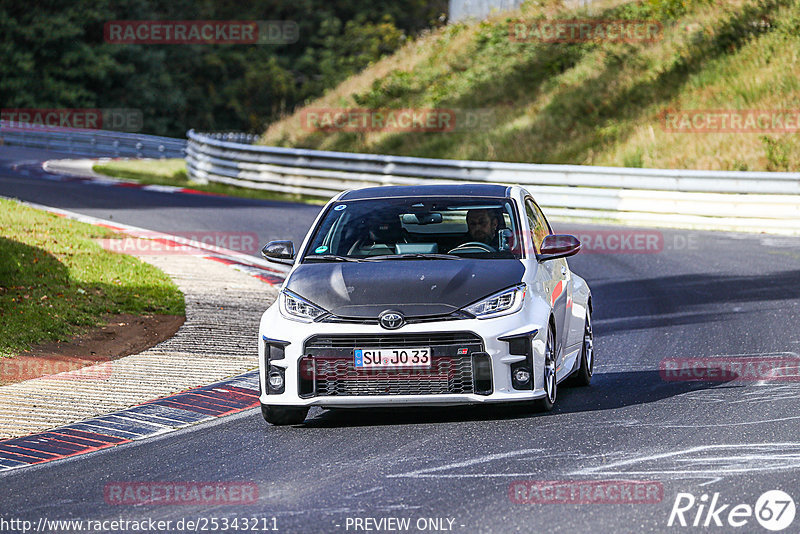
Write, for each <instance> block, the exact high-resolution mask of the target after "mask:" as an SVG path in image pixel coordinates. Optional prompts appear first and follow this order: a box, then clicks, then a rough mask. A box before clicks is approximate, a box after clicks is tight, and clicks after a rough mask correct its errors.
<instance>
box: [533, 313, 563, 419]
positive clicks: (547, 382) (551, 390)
mask: <svg viewBox="0 0 800 534" xmlns="http://www.w3.org/2000/svg"><path fill="white" fill-rule="evenodd" d="M542 372H543V374H544V390H545V396H544V397H542V398H541V399H536V400H535V401H533V408H534V410H536V411H537V412H549V411H550V410H552V409H553V406H555V404H556V398H557V396H558V380H556V345H555V333H554V332H553V327H550V328H548V329H547V345H545V348H544V366H543V368H542Z"/></svg>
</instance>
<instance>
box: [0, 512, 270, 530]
mask: <svg viewBox="0 0 800 534" xmlns="http://www.w3.org/2000/svg"><path fill="white" fill-rule="evenodd" d="M278 531H280V525H279V523H278V518H277V517H274V516H261V515H253V516H246V515H242V516H233V517H230V516H219V517H218V516H194V517H181V518H180V519H154V518H152V517H142V518H137V519H124V518H115V519H50V518H48V517H40V518H38V519H37V520H35V521H33V520H30V519H21V518H15V517H0V532H13V533H20V534H28V533H29V532H38V533H45V534H58V533H62V532H63V533H65V534H66V533H74V532H92V533H98V532H152V533H159V534H161V533H164V532H278Z"/></svg>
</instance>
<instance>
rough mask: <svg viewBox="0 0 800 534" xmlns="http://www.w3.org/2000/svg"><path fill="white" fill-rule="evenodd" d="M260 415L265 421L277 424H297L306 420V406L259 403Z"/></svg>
mask: <svg viewBox="0 0 800 534" xmlns="http://www.w3.org/2000/svg"><path fill="white" fill-rule="evenodd" d="M261 415H263V416H264V420H265V421H266V422H267V423H270V424H272V425H277V426H284V425H299V424H300V423H302V422H303V421H305V420H306V416H307V415H308V408H303V407H295V406H268V405H266V404H262V405H261Z"/></svg>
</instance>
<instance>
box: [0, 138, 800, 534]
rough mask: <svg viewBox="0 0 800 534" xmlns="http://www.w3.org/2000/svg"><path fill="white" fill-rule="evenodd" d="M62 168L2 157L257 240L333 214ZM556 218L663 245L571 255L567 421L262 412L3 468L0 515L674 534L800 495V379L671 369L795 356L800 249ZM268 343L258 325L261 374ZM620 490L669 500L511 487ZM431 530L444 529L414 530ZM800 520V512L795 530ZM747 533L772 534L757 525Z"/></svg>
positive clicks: (28, 153) (96, 193)
mask: <svg viewBox="0 0 800 534" xmlns="http://www.w3.org/2000/svg"><path fill="white" fill-rule="evenodd" d="M52 156H53V154H48V153H46V152H43V151H38V150H28V149H16V148H10V147H0V195H4V196H10V197H16V198H19V199H22V200H27V201H31V202H37V203H40V204H45V205H49V206H54V207H58V208H64V209H69V210H72V211H76V212H80V213H84V214H89V215H93V216H96V217H101V218H105V219H112V220H114V221H117V222H122V223H126V224H132V225H136V226H141V227H145V228H149V229H153V230H159V231H163V232H167V233H175V232H192V231H226V232H257V233H258V236H259V239H260V241H261V242H262V244H263V243H264V242H266V241H268V240H270V239H278V238H283V239H292V240H294V241H295V242H296V243H299V241H300V239H301V238H302V236H303V235H304V234H305V232H306V230H307V228H308V226H309V225H310V223H311V222H312V219H313V217H314V216H315V215H316V213H317V212H318V210H319V207H317V206H307V205H296V204H290V203H280V202H266V201H255V200H244V199H235V198H227V197H211V196H202V195H183V194H165V193H158V192H152V191H142V190H136V189H128V188H122V187H107V186H100V185H95V184H89V183H80V182H71V181H57V180H53V179H50V178H48V177H46V176H45V175H44V173H43V171H41V168H40V167H39V166H38V165H37V164H36V162H40V161H41V160H43V159H46V158H47V157H52ZM553 226H554V227H555V231H556V232H558V233H574V234H576V235H579V236H580V235H586V236H589V237H590V238H592V239H593V240H595V245H597V243H598V241H597V240H599V242H600V243H604V244H606V245H607V244H608V243H609V242H610V241H609V240H608V236H609V235H617V236H631V235H633V236H634V237H635V235H637V232H638V233H639V234H641V235H657V236H659V237H658V243H660V245H659V246H658V247H657V249H656V250H644V251H642V250H639V251H637V253H630V251H625V252H616V253H598V252H599V251H598V250H597V249H596V248H595V250H590V251H589V252H588V253H581V254H579V255H578V256H576V257H574V258H571V259H570V260H569V262H570V266H571V267H572V269H573V270H574V271H575V272H576V273H578V274H579V275H581V276H583V277H584V278H586V280H587V281H588V282H589V285H590V287H591V288H592V292H593V298H594V310H595V315H594V319H595V336H596V338H595V340H596V344H595V347H596V353H597V363H596V368H595V376H594V379H593V383H592V386H591V387H590V388H580V389H567V388H559V399H558V404H557V406H556V409H555V410H554V411H553V412H551V413H548V414H544V415H539V414H531V413H527V412H526V411H525V410H524V409H520V408H503V407H478V408H475V407H465V408H438V409H403V410H369V411H333V412H331V411H322V410H319V409H314V410H312V411H311V413H310V414H309V418H308V419H307V420H306V423H305V424H304V425H302V426H299V427H289V428H285V427H281V428H279V427H271V426H268V425H267V424H266V423H265V422H264V421H263V419H262V418H261V414H260V412H259V411H258V410H250V411H247V412H243V413H241V414H238V415H235V416H230V417H226V418H222V419H220V420H217V421H214V422H210V423H204V424H200V425H197V426H194V427H190V428H188V429H184V430H181V431H178V432H174V433H171V434H167V435H164V436H160V437H155V438H151V439H147V440H143V441H138V442H135V443H131V444H127V445H122V446H119V447H115V448H112V449H108V450H104V451H100V452H97V453H93V454H88V455H84V456H80V457H77V458H74V459H67V460H60V461H55V462H50V463H47V464H43V465H41V466H33V467H27V468H23V469H17V470H13V471H11V472H8V473H5V474H0V494H2V496H3V497H2V500H0V516H2V517H4V518H9V517H15V518H20V519H28V520H31V521H33V522H34V524H36V523H37V522H38V521H39V520H40V519H41V518H47V519H49V520H52V519H90V520H104V519H107V520H111V519H119V518H123V519H125V518H128V519H137V520H142V519H153V520H170V521H173V523H172V524H173V525H175V524H176V522H177V521H178V520H180V519H182V518H183V519H193V520H197V519H201V518H207V519H208V518H211V517H216V518H227V519H228V520H232V519H234V518H237V517H238V518H244V517H248V518H252V517H257V518H266V519H267V523H266V525H267V526H269V527H272V526H277V531H279V532H304V533H305V532H307V533H315V532H359V531H360V532H364V531H366V530H365V528H356V526H357V525H358V524H360V525H361V526H362V527H366V526H367V525H368V524H370V523H364V522H363V521H362V522H361V523H356V522H355V521H354V519H356V518H361V519H364V518H375V519H376V520H380V519H381V518H390V517H396V518H410V525H411V528H410V530H407V531H409V532H417V531H419V530H417V526H425V527H426V529H425V531H437V530H435V529H433V526H436V525H438V526H439V530H438V531H443V530H445V529H451V530H452V531H454V532H464V533H471V532H545V531H549V532H585V531H591V532H661V531H664V530H666V529H667V522H668V519H669V516H670V511H671V509H672V508H673V503H674V502H675V500H676V496H677V495H678V493H690V494H693V495H694V496H695V497H696V498H697V499H700V498H701V496H702V495H703V494H704V493H705V494H707V495H708V496H709V498H708V500H709V501H710V500H711V496H713V495H714V494H715V493H719V496H718V502H719V504H729V505H731V506H730V507H729V508H728V509H727V510H725V511H724V512H723V513H722V514H721V515H720V516H719V517H720V518H721V520H722V521H727V514H728V512H729V510H730V509H731V508H732V507H733V506H735V505H737V504H742V503H744V504H749V505H750V506H753V505H755V503H756V500H757V499H758V497H759V496H760V495H761V494H762V493H764V492H765V491H767V490H773V489H782V490H783V491H785V492H787V493H789V495H790V496H792V497H793V498H794V499H795V501H797V500H798V499H800V484H799V483H798V480H799V479H800V381H798V380H796V379H791V377H782V378H781V377H778V378H773V379H768V378H767V379H765V378H764V377H760V379H745V377H742V378H740V379H738V380H718V379H716V380H715V379H710V380H705V381H689V380H686V379H681V378H680V377H678V378H675V377H672V378H669V377H668V376H665V375H664V373H660V371H659V369H660V366H661V365H663V362H664V361H665V360H670V361H677V360H680V359H687V358H695V359H697V358H712V357H716V358H738V359H739V360H740V361H745V360H748V359H749V360H752V361H757V362H759V361H765V360H769V359H770V358H773V359H774V358H782V359H783V361H786V360H789V361H790V360H791V359H793V358H797V357H798V353H800V239H798V238H787V237H775V236H767V235H758V234H749V235H745V234H726V233H713V232H694V231H688V230H652V229H650V230H637V229H633V228H630V227H613V226H605V227H599V226H590V225H576V224H565V223H554V224H553ZM589 248H592V247H589ZM592 252H593V253H592ZM255 339H256V332H253V354H254V356H253V364H254V365H255V364H256V356H255V354H256V353H255ZM53 408H54V409H57V406H54V407H53ZM609 480H612V481H621V480H629V481H647V482H651V483H654V484H655V485H656V487H659V488H661V489H660V491H661V492H662V493H660V494H659V497H658V499H656V501H657V502H635V503H630V504H615V503H597V502H593V503H586V504H578V503H547V504H541V503H517V502H513V499H512V498H511V497H513V495H514V493H513V491H512V492H511V495H510V493H509V489H510V487H511V485H512V483H515V481H609ZM137 481H138V482H151V481H161V482H172V481H205V482H229V481H238V482H246V483H253V484H255V485H257V487H258V499H257V502H255V503H251V504H238V505H235V504H226V503H221V504H219V505H216V506H212V507H208V506H203V507H201V506H193V505H166V506H165V505H139V506H129V505H115V504H113V503H112V504H110V503H108V502H106V499H105V498H104V487H105V486H106V485H107V484H109V483H118V482H123V483H124V482H137ZM514 487H515V488H516V487H517V486H514ZM696 512H697V506H695V507H694V508H693V509H692V510H691V512H687V513H686V516H685V517H686V519H687V521H694V518H695V513H696ZM272 518H275V520H274V522H273V519H272ZM421 518H426V519H427V518H445V520H444V521H443V522H442V523H441V524H439V523H438V522H437V523H434V522H428V521H422V522H421V523H419V524H417V521H418V520H420V519H421ZM447 519H450V520H452V521H448V520H447ZM705 519H706V517H705V515H703V516H702V518H701V524H702V521H705ZM711 521H712V524H713V519H712V520H711ZM797 524H800V518H798V519H795V521H794V531H796V525H797ZM263 525H264V524H261V523H260V524H259V527H261V526H263ZM371 525H372V526H375V525H374V524H371ZM384 526H385V524H384ZM700 529H701V528H691V527H689V528H685V529H678V530H686V531H689V530H691V531H695V530H700ZM731 530H732V529H731V527H730V526H728V525H727V524H726V525H725V528H724V529H723V528H719V527H718V528H717V531H719V532H722V531H726V532H728V531H731ZM65 531H66V530H65ZM212 531H213V530H212ZM217 531H221V530H217ZM229 531H230V532H233V531H234V530H233V529H229ZM384 531H385V530H384ZM738 531H742V532H766V531H765V530H763V529H762V527H761V526H759V524H758V522H757V521H756V519H755V518H754V517H750V518H749V520H748V522H747V523H746V524H745V525H744V526H743V527H742V528H740V529H738Z"/></svg>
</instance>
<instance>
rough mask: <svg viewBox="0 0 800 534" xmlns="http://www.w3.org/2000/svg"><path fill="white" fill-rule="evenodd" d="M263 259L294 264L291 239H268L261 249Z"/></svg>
mask: <svg viewBox="0 0 800 534" xmlns="http://www.w3.org/2000/svg"><path fill="white" fill-rule="evenodd" d="M261 255H262V256H264V259H265V260H268V261H273V262H275V263H282V264H284V265H293V264H294V243H292V242H291V241H270V242H269V243H267V244H266V245H264V248H262V249H261Z"/></svg>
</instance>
